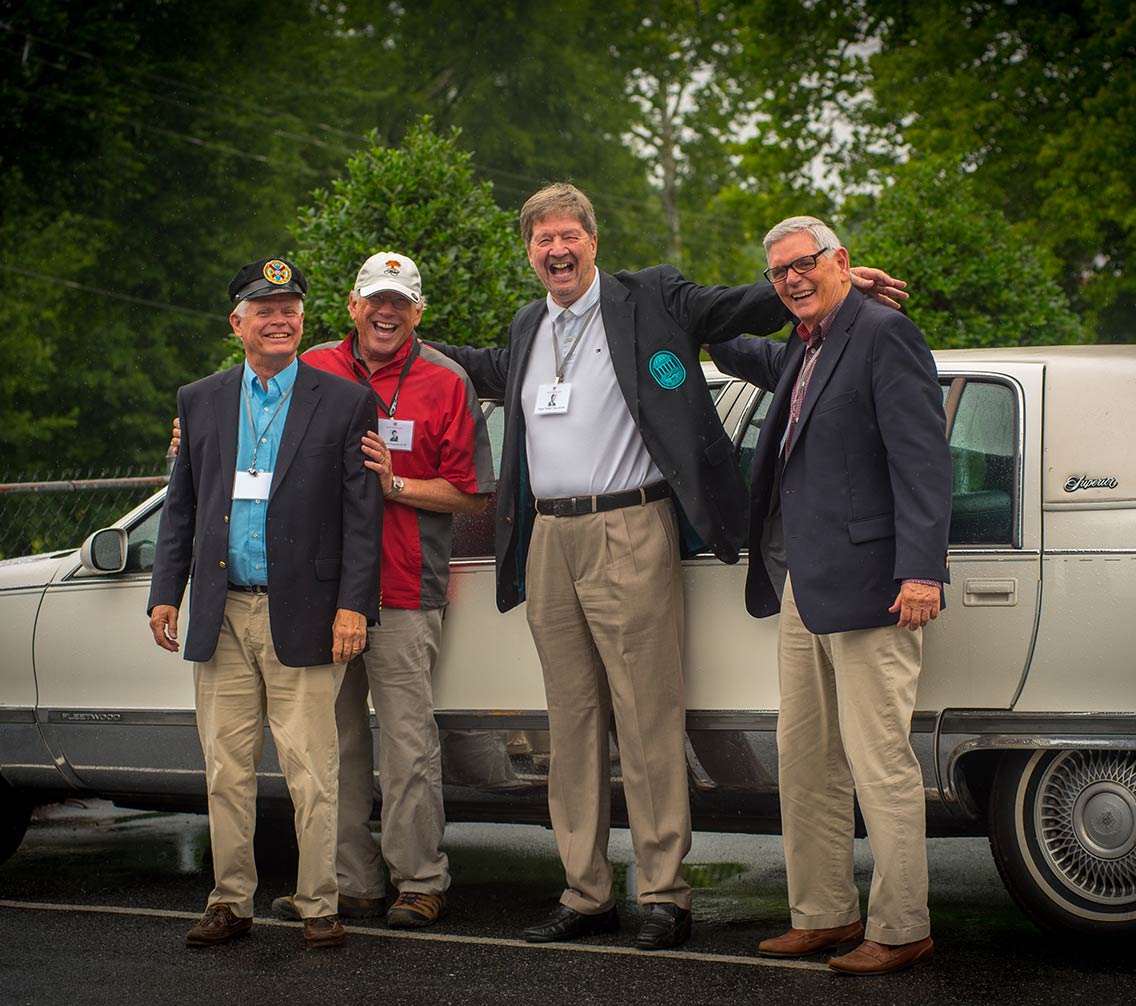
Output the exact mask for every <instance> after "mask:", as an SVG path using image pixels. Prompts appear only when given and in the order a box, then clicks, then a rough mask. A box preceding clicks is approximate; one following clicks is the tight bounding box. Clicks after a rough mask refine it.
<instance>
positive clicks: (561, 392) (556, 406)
mask: <svg viewBox="0 0 1136 1006" xmlns="http://www.w3.org/2000/svg"><path fill="white" fill-rule="evenodd" d="M571 397H572V385H570V384H542V385H540V386H539V387H538V388H537V389H536V407H535V408H534V409H533V413H534V414H535V415H538V416H560V415H563V414H564V413H565V412H567V411H568V399H569V398H571Z"/></svg>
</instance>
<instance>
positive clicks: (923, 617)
mask: <svg viewBox="0 0 1136 1006" xmlns="http://www.w3.org/2000/svg"><path fill="white" fill-rule="evenodd" d="M939 590H940V588H939V587H933V586H931V584H929V583H917V582H916V581H914V580H908V581H907V582H906V583H904V584H903V585H902V586H901V587H900V588H899V593H898V594H896V595H895V602H894V603H893V604H892V606H891V607H890V608H888V611H890V612H891V613H892V614H893V615H894V614H895V613H896V612H897V611H898V612H899V621H898V622H897V623H896V624H897V625H898V626H899V627H900V628H901V629H902V628H904V627H906V628H908V629H910V630H911V631H912V632H914V631H915V630H916V629H921V628H923V626H925V625H926V624H927V623H928V622H932V621H934V620H935V619H936V618H938V617H939Z"/></svg>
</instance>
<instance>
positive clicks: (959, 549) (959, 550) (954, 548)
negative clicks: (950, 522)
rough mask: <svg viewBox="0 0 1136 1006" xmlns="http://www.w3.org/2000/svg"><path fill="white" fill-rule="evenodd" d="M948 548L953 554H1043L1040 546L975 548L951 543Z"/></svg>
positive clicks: (1027, 556)
mask: <svg viewBox="0 0 1136 1006" xmlns="http://www.w3.org/2000/svg"><path fill="white" fill-rule="evenodd" d="M948 550H949V552H950V554H951V555H957V556H967V555H989V556H995V557H996V556H1005V557H1009V558H1014V559H1021V558H1024V559H1036V558H1037V557H1038V556H1040V555H1041V549H1039V548H974V547H973V546H970V545H951V546H949V549H948Z"/></svg>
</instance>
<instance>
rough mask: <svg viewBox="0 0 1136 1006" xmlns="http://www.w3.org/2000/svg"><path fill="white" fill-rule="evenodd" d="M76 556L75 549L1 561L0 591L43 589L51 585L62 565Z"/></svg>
mask: <svg viewBox="0 0 1136 1006" xmlns="http://www.w3.org/2000/svg"><path fill="white" fill-rule="evenodd" d="M74 554H75V550H74V549H73V548H69V549H64V550H63V551H61V552H45V553H44V554H43V555H21V556H18V557H17V558H15V559H0V590H10V589H12V588H13V587H42V586H44V585H46V584H48V583H51V580H52V577H54V576H55V572H56V570H57V569H59V565H60V563H61V562H62V561H63V560H64V559H65V558H66V557H67V556H71V555H74Z"/></svg>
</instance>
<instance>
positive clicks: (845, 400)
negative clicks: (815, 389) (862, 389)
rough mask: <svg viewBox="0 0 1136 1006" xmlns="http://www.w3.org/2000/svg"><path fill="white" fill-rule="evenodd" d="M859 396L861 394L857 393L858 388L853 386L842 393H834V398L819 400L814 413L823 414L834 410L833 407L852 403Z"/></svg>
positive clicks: (836, 407) (815, 414)
mask: <svg viewBox="0 0 1136 1006" xmlns="http://www.w3.org/2000/svg"><path fill="white" fill-rule="evenodd" d="M858 397H859V395H858V394H857V393H856V389H855V388H853V389H852V390H851V391H846V392H844V394H842V395H834V396H833V397H832V398H826V399H825V400H824V401H821V402H817V406H816V408H815V409H814V410H813V415H814V416H819V415H823V414H824V413H825V412H832V411H833V409H839V408H843V407H844V406H845V405H851V404H852V403H853V402H855V401H856V399H857V398H858Z"/></svg>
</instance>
